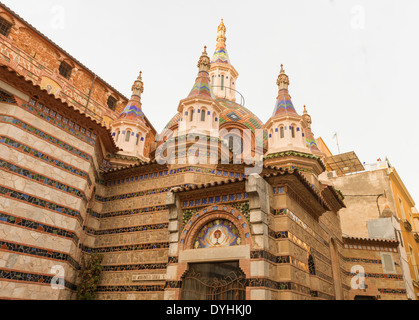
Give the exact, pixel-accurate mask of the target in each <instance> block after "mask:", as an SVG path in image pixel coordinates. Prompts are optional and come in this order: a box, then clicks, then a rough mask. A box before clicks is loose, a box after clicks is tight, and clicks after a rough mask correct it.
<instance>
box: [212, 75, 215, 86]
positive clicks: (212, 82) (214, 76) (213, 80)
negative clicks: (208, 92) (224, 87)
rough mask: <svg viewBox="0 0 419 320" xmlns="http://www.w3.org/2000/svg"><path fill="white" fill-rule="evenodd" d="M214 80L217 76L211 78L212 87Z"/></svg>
mask: <svg viewBox="0 0 419 320" xmlns="http://www.w3.org/2000/svg"><path fill="white" fill-rule="evenodd" d="M214 78H215V76H212V78H211V86H214Z"/></svg>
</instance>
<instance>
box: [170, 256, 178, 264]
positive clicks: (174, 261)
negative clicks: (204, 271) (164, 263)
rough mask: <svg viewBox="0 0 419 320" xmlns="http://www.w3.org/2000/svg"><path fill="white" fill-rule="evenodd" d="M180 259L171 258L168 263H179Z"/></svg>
mask: <svg viewBox="0 0 419 320" xmlns="http://www.w3.org/2000/svg"><path fill="white" fill-rule="evenodd" d="M178 262H179V259H178V257H169V260H168V263H169V264H170V263H178Z"/></svg>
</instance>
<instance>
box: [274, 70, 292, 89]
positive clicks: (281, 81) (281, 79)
mask: <svg viewBox="0 0 419 320" xmlns="http://www.w3.org/2000/svg"><path fill="white" fill-rule="evenodd" d="M276 84H277V85H278V86H279V90H282V89H288V85H289V84H290V80H289V78H288V76H287V75H286V74H285V71H284V65H283V64H281V72H280V73H279V76H278V80H277V81H276Z"/></svg>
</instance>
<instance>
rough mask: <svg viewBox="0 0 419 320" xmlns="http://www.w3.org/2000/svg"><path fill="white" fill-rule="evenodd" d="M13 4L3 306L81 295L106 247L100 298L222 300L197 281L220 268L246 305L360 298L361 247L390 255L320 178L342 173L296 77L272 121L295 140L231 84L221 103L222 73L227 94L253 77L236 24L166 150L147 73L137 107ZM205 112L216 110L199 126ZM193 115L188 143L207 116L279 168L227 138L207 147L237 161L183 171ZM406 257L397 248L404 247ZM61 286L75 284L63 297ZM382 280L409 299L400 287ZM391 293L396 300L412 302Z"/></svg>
mask: <svg viewBox="0 0 419 320" xmlns="http://www.w3.org/2000/svg"><path fill="white" fill-rule="evenodd" d="M0 10H1V11H0V18H2V19H5V21H8V22H9V23H10V24H11V26H12V27H11V31H10V33H9V34H8V35H3V34H2V35H0V46H1V50H0V54H1V55H2V59H0V241H1V243H0V298H3V299H53V300H55V299H75V298H76V290H77V285H79V283H80V279H79V274H80V273H79V271H80V268H81V264H82V257H84V256H88V255H89V254H92V253H100V254H103V257H104V259H103V261H102V265H103V271H102V274H101V280H100V283H99V285H98V288H97V299H101V300H115V299H120V300H128V299H138V300H151V299H152V300H156V299H158V300H162V299H168V300H171V299H182V298H185V297H187V294H195V295H197V294H206V293H205V292H204V290H201V291H196V292H189V293H188V292H187V288H188V283H190V282H193V281H196V280H197V278H196V276H194V275H193V270H194V268H195V267H197V268H198V267H201V268H202V265H204V264H205V265H212V266H213V267H214V266H215V267H214V268H215V269H217V270H219V269H221V267H223V268H233V269H232V270H233V271H234V274H235V276H236V278H230V280H231V281H233V282H234V281H236V282H235V283H237V284H240V285H241V286H242V287H241V290H242V291H237V290H231V289H229V290H230V291H228V290H227V291H228V292H229V293H231V294H233V295H234V296H232V298H234V297H235V298H237V297H239V298H241V299H248V300H285V299H305V300H309V299H316V300H333V299H339V300H340V299H351V298H353V297H354V296H353V293H352V292H351V287H350V286H351V279H352V278H353V275H352V274H351V273H350V272H349V271H348V267H350V265H348V260H347V258H346V253H348V254H349V255H348V257H351V258H356V259H361V258H362V259H364V258H365V259H366V258H368V259H376V260H378V258H377V257H376V253H375V251H374V252H373V253H372V256H368V251H365V255H364V251H363V252H358V251H356V250H355V249H353V248H350V247H348V248H346V242H345V239H344V238H343V237H342V229H341V223H340V215H339V212H340V210H341V209H342V208H344V207H345V203H344V199H343V197H342V195H341V193H339V192H338V191H337V190H336V189H334V188H333V186H332V184H331V183H330V181H324V180H320V179H319V175H321V174H322V173H323V172H324V171H325V170H326V167H325V165H324V163H323V158H324V155H323V154H322V153H321V152H320V150H319V149H318V148H317V145H316V142H315V140H314V136H313V133H312V132H311V126H310V124H311V118H310V116H309V115H308V114H307V111H306V110H305V111H304V114H303V116H299V115H298V114H297V112H296V111H295V109H294V107H293V106H292V103H291V101H290V97H289V95H288V84H289V78H288V76H287V75H285V71H284V70H283V69H282V70H281V74H280V76H279V80H278V85H279V95H278V98H277V105H276V108H275V111H274V114H273V116H272V118H271V119H270V120H269V123H274V124H278V123H280V124H286V126H284V130H287V139H286V144H284V143H283V141H281V138H280V136H279V137H278V139H273V138H272V136H270V137H269V135H268V133H267V132H263V129H264V126H265V124H263V123H262V122H261V121H260V120H259V119H258V118H257V117H256V116H255V115H254V114H253V113H251V112H250V111H249V110H247V109H245V108H243V107H242V106H241V105H239V104H237V103H235V94H234V93H233V92H235V91H234V90H229V93H228V96H225V95H223V94H222V92H221V91H222V90H223V89H222V88H218V89H217V95H218V96H217V95H214V94H213V92H212V89H211V87H210V85H209V84H210V83H211V77H212V76H214V77H216V76H218V75H219V73H220V72H224V73H223V76H224V77H225V80H226V81H225V82H224V85H227V84H228V83H229V82H228V81H227V80H229V81H230V82H231V83H232V85H233V82H232V81H233V80H232V79H228V77H233V79H234V88H235V81H236V80H237V77H238V73H237V71H236V70H235V69H234V68H233V67H232V65H231V64H230V61H229V58H228V55H227V52H226V48H225V40H226V39H225V31H226V29H225V26H224V24H222V25H220V28H219V36H218V40H219V41H218V42H219V43H218V45H217V51H216V54H215V55H214V59H215V60H214V61H212V63H213V64H212V65H210V60H209V57H208V56H207V54H206V49H205V51H204V52H203V54H202V56H201V58H200V60H199V63H198V66H199V73H198V77H197V80H196V82H195V85H194V86H193V89H192V91H191V93H190V95H189V96H188V97H187V98H186V99H184V100H182V102H181V103H180V104H179V107H178V113H177V114H176V115H175V116H174V118H173V121H171V122H170V123H169V124H168V125H167V126H166V128H165V131H164V132H167V131H169V130H170V131H172V133H173V135H172V136H168V137H167V138H168V140H167V141H164V143H163V141H156V137H157V133H156V131H155V130H154V129H153V126H152V125H151V124H150V123H149V121H148V120H147V118H146V117H145V115H144V113H143V111H142V106H141V93H142V78H141V74H140V76H139V78H138V79H137V80H136V82H135V83H134V86H133V88H132V91H133V95H132V97H131V99H127V98H124V97H123V96H121V95H120V94H119V93H118V92H117V91H116V90H115V89H113V88H111V87H110V86H109V85H107V84H106V83H105V82H104V81H103V80H101V79H99V78H96V77H95V76H94V75H93V74H92V73H91V72H90V71H88V69H87V68H85V67H84V66H82V65H81V64H80V63H78V62H77V61H76V60H75V59H74V58H72V57H71V56H69V55H68V54H67V53H65V52H64V51H63V50H62V49H60V48H59V47H58V46H56V45H55V44H53V43H51V41H49V40H48V39H46V38H45V37H44V36H42V35H41V34H40V33H39V32H38V31H36V30H35V29H34V28H33V27H31V26H30V25H29V24H27V23H26V22H25V21H24V20H23V19H21V18H20V17H18V16H16V15H15V14H14V13H13V12H11V11H10V10H9V9H7V8H6V7H5V6H3V5H1V6H0ZM63 61H64V62H66V63H67V64H68V65H70V66H71V67H72V73H71V76H70V77H69V79H64V78H63V76H62V75H60V74H61V71H60V66H61V64H62V62H63ZM220 76H221V75H220ZM284 79H285V80H284ZM214 81H215V80H214ZM217 81H218V80H217ZM284 81H285V82H286V84H287V86H286V92H285V91H284V90H285V89H284V87H283V85H284V83H285V82H284ZM92 82H93V86H92ZM90 88H92V90H90ZM234 88H233V89H234ZM229 89H231V88H229ZM109 96H113V97H115V99H116V100H117V101H118V102H117V104H116V107H115V111H114V110H112V108H110V107H109V105H108V106H107V103H108V99H109ZM281 99H285V100H286V101H285V100H281ZM87 101H89V104H88V103H87ZM202 101H205V104H204V105H205V109H204V108H203V107H202V105H201V102H202ZM86 106H87V107H86ZM185 106H187V107H188V108H190V107H191V108H192V109H193V111H192V109H188V108H187V109H184V107H185ZM291 106H292V107H291ZM144 109H146V106H144ZM191 111H192V114H190V113H189V114H186V113H187V112H191ZM202 112H205V113H204V114H205V116H202ZM288 112H291V113H292V116H291V118H292V120H293V121H292V123H291V122H287V121H288V120H287V119H290V116H289V114H288ZM194 114H201V116H200V118H195V119H194ZM206 116H208V117H206ZM183 117H185V121H183ZM187 119H191V120H189V125H190V127H189V128H188V127H187V126H186V128H185V130H186V131H185V134H186V137H184V138H185V139H186V140H188V139H189V136H188V134H190V133H191V131H190V130H189V129H192V130H194V133H197V132H196V129H197V128H198V129H199V127H200V124H201V123H200V121H201V122H205V121H206V122H208V123H207V124H208V125H207V126H204V127H205V128H204V129H205V130H207V131H209V130H210V129H214V128H216V129H236V130H239V132H240V134H239V138H241V139H242V140H246V139H248V140H249V141H252V143H251V145H250V149H251V152H249V157H250V156H254V155H255V154H256V151H257V149H258V148H257V143H256V142H255V141H257V140H258V139H257V134H258V130H261V131H262V133H263V134H262V135H261V136H259V138H260V139H259V142H261V143H262V147H261V149H262V154H261V159H262V160H263V163H262V165H261V166H257V164H256V161H257V159H256V158H255V159H256V160H255V163H253V165H254V166H255V168H254V169H256V168H257V169H260V170H259V172H257V173H252V174H249V172H248V169H249V167H251V165H249V164H244V163H237V162H234V161H232V160H234V159H240V158H241V157H242V158H243V155H241V154H240V152H235V151H234V150H235V149H234V148H233V144H234V139H233V144H230V140H229V139H225V138H226V137H229V136H228V135H227V136H225V135H221V134H220V135H219V136H216V137H212V136H211V137H210V136H208V135H205V139H204V140H203V141H202V140H201V141H200V142H199V143H200V146H201V147H204V146H207V145H209V144H210V143H213V144H212V145H213V146H214V145H215V150H216V151H220V150H221V152H220V153H218V154H216V156H220V157H223V156H226V157H227V159H228V160H229V161H228V162H227V163H223V162H220V161H218V160H220V159H218V158H214V153H213V151H214V150H211V151H210V152H207V153H205V159H207V160H208V159H215V160H217V161H216V163H211V162H207V163H205V164H202V163H192V162H190V161H185V162H183V163H182V161H180V160H185V159H189V158H188V156H189V155H190V154H189V151H190V150H191V148H190V147H191V146H192V144H193V142H194V140H195V139H194V137H192V138H193V139H192V140H193V141H189V140H188V142H186V143H185V145H186V146H187V148H188V150H187V151H185V152H184V153H182V152H180V151H178V150H179V149H177V148H175V147H179V145H180V144H181V143H182V141H183V140H182V139H183V138H182V137H178V136H176V135H175V134H174V133H176V132H179V131H181V130H183V129H184V128H180V127H179V126H180V124H181V123H182V122H187V123H188V121H187ZM209 120H211V121H209ZM126 121H128V122H129V125H134V126H135V125H136V124H138V128H140V129H141V130H139V131H141V134H142V135H141V136H139V137H144V138H145V139H144V141H142V140H139V141H141V143H136V144H135V145H130V149H129V150H128V149H127V148H126V147H125V149H126V150H124V146H125V145H124V144H122V141H125V142H130V141H131V140H130V139H129V137H130V136H128V137H127V136H126V135H128V134H133V132H131V131H128V130H127V128H128V127H127V122H126ZM209 122H211V123H210V124H211V125H209ZM140 124H141V125H140ZM288 125H289V126H288ZM110 128H112V131H111V130H110ZM118 129H119V130H120V131H118ZM275 129H276V127H275V126H274V127H272V130H273V131H272V134H274V132H275ZM205 130H204V131H205ZM246 130H247V131H246ZM118 132H119V134H120V135H123V138H124V140H120V139H118V138H119V136H118ZM128 132H129V133H128ZM245 132H247V133H246V134H247V136H246V137H247V138H245ZM134 134H135V132H134ZM201 134H202V132H201ZM206 134H208V133H206ZM133 136H134V137H135V135H133ZM295 136H298V142H296V141H297V140H293V139H294V138H295ZM225 140H228V141H225ZM169 142H170V143H173V144H172V147H173V148H172V149H171V147H169V148H168V149H167V150H166V152H167V153H169V154H170V156H171V157H169V158H170V159H174V160H177V162H174V163H164V164H162V163H160V162H159V161H158V160H159V156H160V155H159V154H158V152H157V151H158V147H161V146H164V145H165V144H166V143H169ZM131 143H132V141H131ZM131 147H132V148H131ZM193 151H194V152H195V150H193ZM236 151H237V150H236ZM241 151H242V152H241V153H243V152H244V150H241ZM254 171H255V170H254ZM208 230H209V231H208ZM219 241H220V242H219ZM390 247H391V250H392V251H391V252H393V253H395V252H397V249H396V251H394V250H393V248H394V244H393V243H391V244H388V245H387V246H386V248H390ZM347 249H348V250H347ZM350 249H351V250H350ZM381 251H383V250H381ZM392 257H393V259H394V261H396V262H397V260H396V257H395V254H393V255H392ZM217 266H218V267H219V268H218V267H217ZM233 266H234V267H233ZM368 272H371V273H380V272H379V271H378V270H375V269H371V271H369V270H368ZM398 272H399V270H398V269H397V268H396V274H397V275H398V274H399V273H398ZM194 277H195V278H194ZM57 278H58V280H60V279H63V280H64V283H63V285H64V287H61V288H57V281H56V279H57ZM198 280H202V281H204V280H203V277H201V278H200V279H198ZM223 281H225V279H223ZM59 283H60V282H59V281H58V284H59ZM375 285H376V286H377V288H378V290H380V288H389V289H392V290H393V289H394V290H402V285H401V284H399V283H397V284H396V285H394V286H391V285H389V284H387V283H385V284H384V283H383V284H381V283H376V284H375ZM220 286H221V284H220V285H219V286H218V287H217V286H215V285H213V284H211V285H208V287H207V288H211V290H215V289H217V288H218V289H219V288H220ZM382 293H383V294H382V295H380V297H385V298H389V299H397V298H400V295H401V293H400V291H397V292H392V291H390V292H382ZM211 294H212V295H214V293H211ZM217 294H220V293H217ZM376 296H377V295H376ZM205 297H206V298H208V299H209V298H211V297H214V296H210V295H208V296H205Z"/></svg>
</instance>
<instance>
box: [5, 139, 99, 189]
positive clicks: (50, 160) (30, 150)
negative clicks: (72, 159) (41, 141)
mask: <svg viewBox="0 0 419 320" xmlns="http://www.w3.org/2000/svg"><path fill="white" fill-rule="evenodd" d="M0 143H3V144H5V145H8V146H10V147H13V148H14V149H16V150H18V151H23V152H25V153H27V154H29V155H31V156H34V157H36V158H38V159H40V160H42V161H44V162H46V163H48V164H52V165H54V166H56V167H58V168H60V169H64V170H66V171H68V172H70V173H74V174H76V175H78V176H80V177H82V178H85V179H86V180H87V182H88V183H89V186H90V185H92V181H91V180H90V177H89V175H88V174H87V173H86V172H84V171H82V170H79V169H77V168H74V167H72V166H70V165H69V164H66V163H64V162H62V161H59V160H57V159H55V158H53V157H51V156H49V155H46V154H44V153H42V152H40V151H38V150H36V149H34V148H32V147H28V146H26V145H24V144H21V143H19V142H16V141H14V140H13V139H10V138H8V137H5V136H0Z"/></svg>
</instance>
